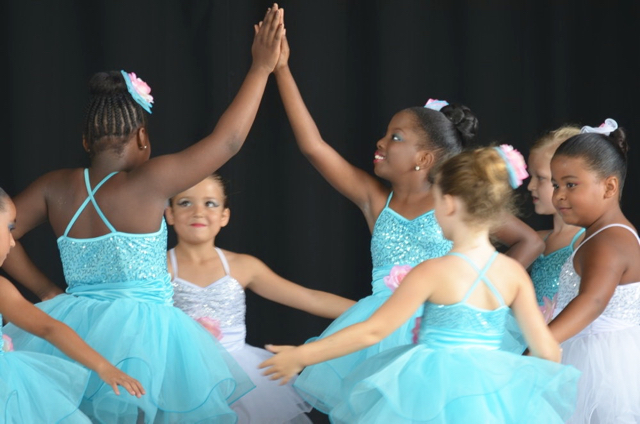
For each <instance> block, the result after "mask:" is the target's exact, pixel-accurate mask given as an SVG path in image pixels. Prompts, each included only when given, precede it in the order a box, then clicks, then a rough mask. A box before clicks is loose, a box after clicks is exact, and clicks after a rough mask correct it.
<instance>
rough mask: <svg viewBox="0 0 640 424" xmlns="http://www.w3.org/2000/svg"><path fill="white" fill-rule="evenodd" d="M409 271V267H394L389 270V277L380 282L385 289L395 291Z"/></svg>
mask: <svg viewBox="0 0 640 424" xmlns="http://www.w3.org/2000/svg"><path fill="white" fill-rule="evenodd" d="M409 271H411V266H410V265H395V266H394V267H393V268H391V271H389V275H387V276H386V277H384V278H383V279H382V280H383V281H384V284H385V285H386V286H387V287H389V288H390V289H391V290H393V291H395V289H397V288H398V286H399V285H400V283H401V282H402V280H403V279H404V276H405V275H407V274H408V273H409Z"/></svg>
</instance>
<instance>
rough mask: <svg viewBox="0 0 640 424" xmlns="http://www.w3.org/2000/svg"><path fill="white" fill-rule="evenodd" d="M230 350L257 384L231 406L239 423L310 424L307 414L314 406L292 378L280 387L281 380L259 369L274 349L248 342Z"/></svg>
mask: <svg viewBox="0 0 640 424" xmlns="http://www.w3.org/2000/svg"><path fill="white" fill-rule="evenodd" d="M223 341H224V339H223ZM229 353H231V356H233V358H234V359H235V360H236V361H237V362H238V364H240V366H242V368H243V369H244V370H245V371H246V372H247V374H248V375H249V377H250V378H251V380H252V381H253V383H254V384H255V385H256V388H255V389H253V390H252V391H250V392H249V393H247V394H246V395H245V396H243V397H242V398H240V399H239V400H238V401H237V402H235V403H234V404H233V405H232V406H231V407H232V408H233V410H234V411H235V412H236V413H237V414H238V423H239V424H247V423H255V424H283V423H290V424H292V423H296V424H297V423H300V424H303V423H307V424H310V423H311V420H309V418H308V417H307V415H306V414H305V413H306V412H309V411H311V406H310V405H309V404H308V403H306V402H305V401H304V400H303V399H302V398H301V397H300V396H299V395H298V394H297V393H296V391H295V390H294V389H293V386H292V384H293V381H290V382H289V383H288V384H285V385H282V386H281V385H280V382H279V381H273V380H271V379H270V378H269V377H267V376H264V375H262V371H263V370H261V369H259V368H258V365H260V363H262V362H263V361H265V360H267V359H269V358H270V357H271V356H273V354H272V353H271V352H268V351H266V350H264V349H260V348H257V347H253V346H250V345H247V344H245V345H244V347H242V348H240V349H237V350H233V351H230V352H229ZM294 381H295V380H294Z"/></svg>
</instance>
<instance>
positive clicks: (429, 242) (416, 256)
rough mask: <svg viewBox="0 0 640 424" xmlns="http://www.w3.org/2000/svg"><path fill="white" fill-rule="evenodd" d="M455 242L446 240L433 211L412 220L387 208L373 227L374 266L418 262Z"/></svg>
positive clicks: (434, 256) (444, 250)
mask: <svg viewBox="0 0 640 424" xmlns="http://www.w3.org/2000/svg"><path fill="white" fill-rule="evenodd" d="M451 246H452V243H451V242H450V241H449V240H447V239H445V238H444V236H443V234H442V228H440V225H439V224H438V221H436V218H435V214H434V212H433V211H429V212H427V213H425V214H423V215H420V216H419V217H417V218H415V219H412V220H409V219H406V218H404V217H403V216H401V215H399V214H398V213H397V212H395V211H394V210H392V209H391V208H389V207H388V206H387V207H385V208H384V209H383V210H382V212H380V216H378V219H377V221H376V224H375V226H374V227H373V234H372V237H371V259H372V261H373V267H374V268H377V267H383V266H388V265H403V264H408V265H412V264H413V265H415V264H418V263H420V262H422V261H425V260H427V259H431V258H437V257H440V256H443V255H445V254H446V253H447V252H448V251H449V250H451Z"/></svg>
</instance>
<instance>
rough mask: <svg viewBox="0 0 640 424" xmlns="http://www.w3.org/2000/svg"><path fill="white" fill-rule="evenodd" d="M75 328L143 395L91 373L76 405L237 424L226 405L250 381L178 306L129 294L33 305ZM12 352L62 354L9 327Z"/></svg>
mask: <svg viewBox="0 0 640 424" xmlns="http://www.w3.org/2000/svg"><path fill="white" fill-rule="evenodd" d="M37 306H38V307H39V308H40V309H42V310H43V311H44V312H46V313H47V314H49V315H51V316H52V317H53V318H56V319H58V320H60V321H63V322H64V323H65V324H67V325H69V326H70V327H71V328H73V329H74V330H75V331H76V332H77V333H78V334H79V335H80V337H82V338H83V339H84V340H85V341H86V342H87V343H88V344H89V345H90V346H92V347H93V348H94V349H96V350H97V351H98V352H99V353H100V354H102V355H103V356H104V357H105V358H107V360H109V361H110V362H111V363H113V364H114V365H116V366H117V367H118V368H120V369H122V370H123V371H124V372H126V373H127V374H129V375H131V376H132V377H134V378H136V379H138V380H139V381H140V382H141V383H142V384H143V386H144V388H145V390H146V395H144V396H142V397H141V398H139V399H138V398H136V397H134V396H131V395H129V394H128V393H126V392H125V393H122V391H121V394H120V396H116V395H115V394H114V393H113V391H112V390H111V388H110V387H108V386H106V385H105V384H104V383H103V382H102V380H100V379H99V378H98V376H97V375H95V373H91V378H90V380H89V384H88V387H87V390H86V393H85V400H84V402H83V404H82V407H81V408H82V410H83V412H85V413H86V414H87V415H89V416H90V417H91V418H92V419H93V420H95V421H97V422H102V423H109V424H112V423H131V422H134V423H135V422H140V421H139V420H141V419H142V417H144V419H143V420H144V423H173V422H189V423H196V422H216V423H227V422H229V423H235V422H236V414H235V413H234V412H233V411H232V410H231V408H230V406H229V404H231V403H232V402H234V401H236V400H237V399H239V398H240V397H241V396H243V395H244V394H246V393H247V392H248V391H249V390H251V389H252V388H253V387H254V386H253V383H251V380H250V379H249V378H248V377H247V375H246V373H245V372H244V371H243V370H242V369H241V368H240V367H239V365H238V364H237V363H236V362H235V360H233V358H232V357H231V356H230V355H229V353H228V352H226V350H225V349H224V348H223V347H222V346H221V345H220V343H219V342H218V341H217V340H215V339H214V338H213V337H211V335H210V334H209V333H208V332H207V331H206V330H204V328H202V326H201V325H200V324H198V323H197V322H195V321H194V320H192V319H191V318H190V317H188V316H187V315H186V314H184V313H183V312H182V311H181V310H179V309H178V308H174V307H173V306H169V305H161V304H156V303H144V302H138V301H135V300H130V299H117V300H114V301H104V300H95V299H90V298H86V297H76V296H70V295H60V296H57V297H55V298H54V299H51V300H49V301H45V302H42V303H39V304H38V305H37ZM5 332H6V333H7V334H8V335H9V336H11V338H12V339H13V343H14V346H15V348H16V349H17V350H24V351H33V352H40V353H45V354H51V355H54V356H58V357H62V358H65V359H66V356H65V355H64V354H63V353H62V352H60V351H59V350H58V349H56V348H55V347H54V346H53V345H51V344H49V343H47V342H46V341H44V340H42V339H39V338H37V337H35V336H32V335H31V334H29V333H26V332H24V331H22V330H20V329H18V328H17V327H14V326H12V325H8V326H7V327H5Z"/></svg>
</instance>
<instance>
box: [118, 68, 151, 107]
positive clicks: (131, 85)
mask: <svg viewBox="0 0 640 424" xmlns="http://www.w3.org/2000/svg"><path fill="white" fill-rule="evenodd" d="M120 72H121V73H122V76H123V77H124V82H126V83H127V90H129V94H131V97H133V100H135V101H136V103H138V104H139V105H140V106H142V108H143V109H144V110H146V111H147V112H149V113H151V106H153V105H152V103H153V97H152V96H151V94H149V93H151V87H149V85H147V83H146V82H144V81H142V80H141V79H140V78H138V77H137V76H136V74H135V73H134V72H131V73H126V72H125V71H120Z"/></svg>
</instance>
